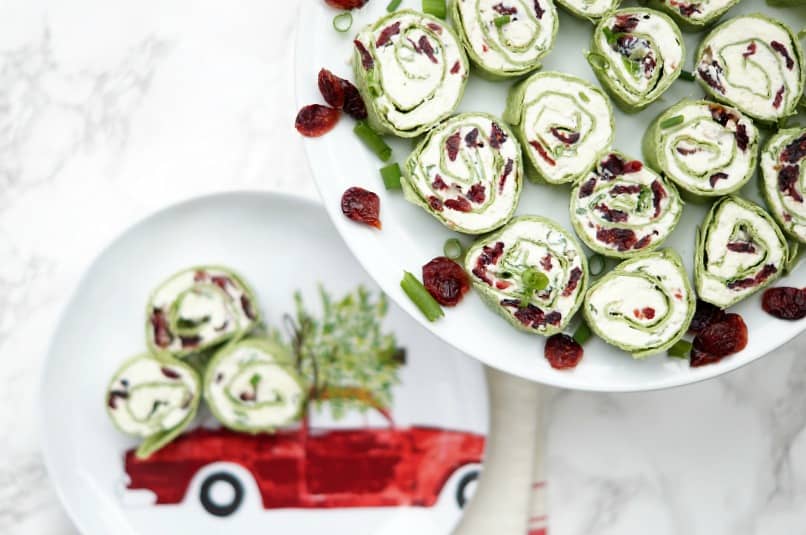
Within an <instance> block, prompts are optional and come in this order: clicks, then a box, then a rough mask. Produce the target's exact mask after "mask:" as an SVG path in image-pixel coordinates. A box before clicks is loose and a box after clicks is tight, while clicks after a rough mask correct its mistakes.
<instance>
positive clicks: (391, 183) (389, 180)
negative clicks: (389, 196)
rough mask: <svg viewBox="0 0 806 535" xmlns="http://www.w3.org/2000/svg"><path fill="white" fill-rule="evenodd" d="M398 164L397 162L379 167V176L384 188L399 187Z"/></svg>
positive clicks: (399, 174)
mask: <svg viewBox="0 0 806 535" xmlns="http://www.w3.org/2000/svg"><path fill="white" fill-rule="evenodd" d="M400 177H401V173H400V166H399V165H398V164H397V162H393V163H390V164H389V165H387V166H385V167H381V178H383V185H384V186H386V189H400Z"/></svg>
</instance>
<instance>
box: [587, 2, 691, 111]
mask: <svg viewBox="0 0 806 535" xmlns="http://www.w3.org/2000/svg"><path fill="white" fill-rule="evenodd" d="M684 57H685V47H684V45H683V37H682V36H681V35H680V29H679V28H678V27H677V25H676V24H675V23H674V22H673V21H672V19H670V18H669V17H668V16H666V15H664V14H663V13H661V12H659V11H655V10H653V9H645V8H640V7H637V8H630V9H619V10H617V11H614V12H613V13H610V14H609V15H607V16H606V17H604V18H603V19H602V20H601V21H599V24H598V25H597V26H596V29H595V30H594V31H593V38H592V40H591V51H590V52H589V53H588V63H590V65H591V67H592V68H593V71H594V73H595V74H596V77H597V78H598V79H599V82H600V83H601V84H602V87H604V88H605V89H607V91H608V92H609V93H610V95H611V96H612V97H613V98H614V99H615V101H616V103H617V104H618V105H619V106H620V107H621V109H622V110H624V111H625V112H627V113H632V112H636V111H640V110H642V109H644V108H645V107H647V106H648V105H649V104H651V103H652V102H654V101H655V100H657V99H658V97H660V96H661V95H662V94H663V93H664V92H665V91H666V90H667V89H668V88H669V86H670V85H672V82H674V81H675V80H676V79H677V77H678V76H679V75H680V71H681V70H682V68H683V58H684Z"/></svg>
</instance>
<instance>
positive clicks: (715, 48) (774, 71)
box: [696, 14, 803, 122]
mask: <svg viewBox="0 0 806 535" xmlns="http://www.w3.org/2000/svg"><path fill="white" fill-rule="evenodd" d="M697 58H698V59H697V60H696V66H697V75H696V76H697V79H698V80H699V81H700V83H701V84H702V86H703V87H704V88H705V91H706V92H708V93H709V94H710V95H711V96H713V97H714V98H715V99H716V100H719V101H721V102H724V103H726V104H729V105H731V106H735V107H736V108H738V109H739V110H741V111H742V112H743V113H746V114H747V115H749V116H750V117H753V118H754V119H758V120H760V121H765V122H774V121H777V120H778V119H781V118H782V117H788V116H790V115H792V114H794V113H795V108H796V107H797V105H798V101H799V100H800V98H801V95H802V94H803V51H802V50H801V47H800V43H798V40H797V39H796V38H795V36H794V35H793V34H792V31H791V30H790V29H789V28H788V27H786V25H784V24H783V23H781V22H778V21H775V20H773V19H771V18H769V17H765V16H764V15H760V14H754V15H745V16H742V17H736V18H733V19H730V20H728V21H726V22H723V23H722V24H720V25H719V26H717V27H716V28H714V29H713V30H712V31H711V33H709V34H708V35H707V36H706V37H705V39H703V41H702V43H701V44H700V48H699V51H698V52H697Z"/></svg>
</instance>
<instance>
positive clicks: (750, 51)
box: [742, 41, 756, 59]
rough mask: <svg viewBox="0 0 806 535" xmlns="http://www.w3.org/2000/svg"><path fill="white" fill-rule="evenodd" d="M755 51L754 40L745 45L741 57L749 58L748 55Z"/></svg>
mask: <svg viewBox="0 0 806 535" xmlns="http://www.w3.org/2000/svg"><path fill="white" fill-rule="evenodd" d="M755 53H756V42H755V41H751V42H750V44H749V45H747V50H745V51H744V52H742V57H743V58H744V59H747V58H749V57H750V56H752V55H753V54H755Z"/></svg>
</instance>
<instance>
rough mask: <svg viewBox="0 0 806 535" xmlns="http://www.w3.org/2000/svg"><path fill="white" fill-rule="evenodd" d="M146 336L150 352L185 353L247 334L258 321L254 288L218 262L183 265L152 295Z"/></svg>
mask: <svg viewBox="0 0 806 535" xmlns="http://www.w3.org/2000/svg"><path fill="white" fill-rule="evenodd" d="M146 314H147V319H146V342H147V344H148V348H149V350H150V351H151V352H152V353H169V354H171V355H174V356H176V357H185V356H188V355H191V354H194V353H199V352H201V351H203V350H205V349H208V348H210V347H212V346H216V345H218V344H220V343H222V342H225V341H227V340H231V339H232V338H235V337H239V336H243V335H244V334H245V333H247V332H248V331H250V330H251V329H252V328H253V327H254V326H255V325H256V324H257V321H258V312H257V309H256V307H255V297H254V293H253V292H252V289H251V288H249V286H247V284H246V283H245V282H244V280H243V279H242V278H241V277H240V276H239V275H237V274H236V273H235V272H233V271H231V270H230V269H228V268H224V267H220V266H200V267H193V268H189V269H185V270H183V271H180V272H179V273H177V274H176V275H173V276H172V277H170V278H169V279H168V280H166V281H165V282H163V283H162V284H161V285H160V286H159V287H158V288H157V289H156V290H154V292H153V293H152V294H151V297H150V299H149V301H148V308H147V310H146Z"/></svg>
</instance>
